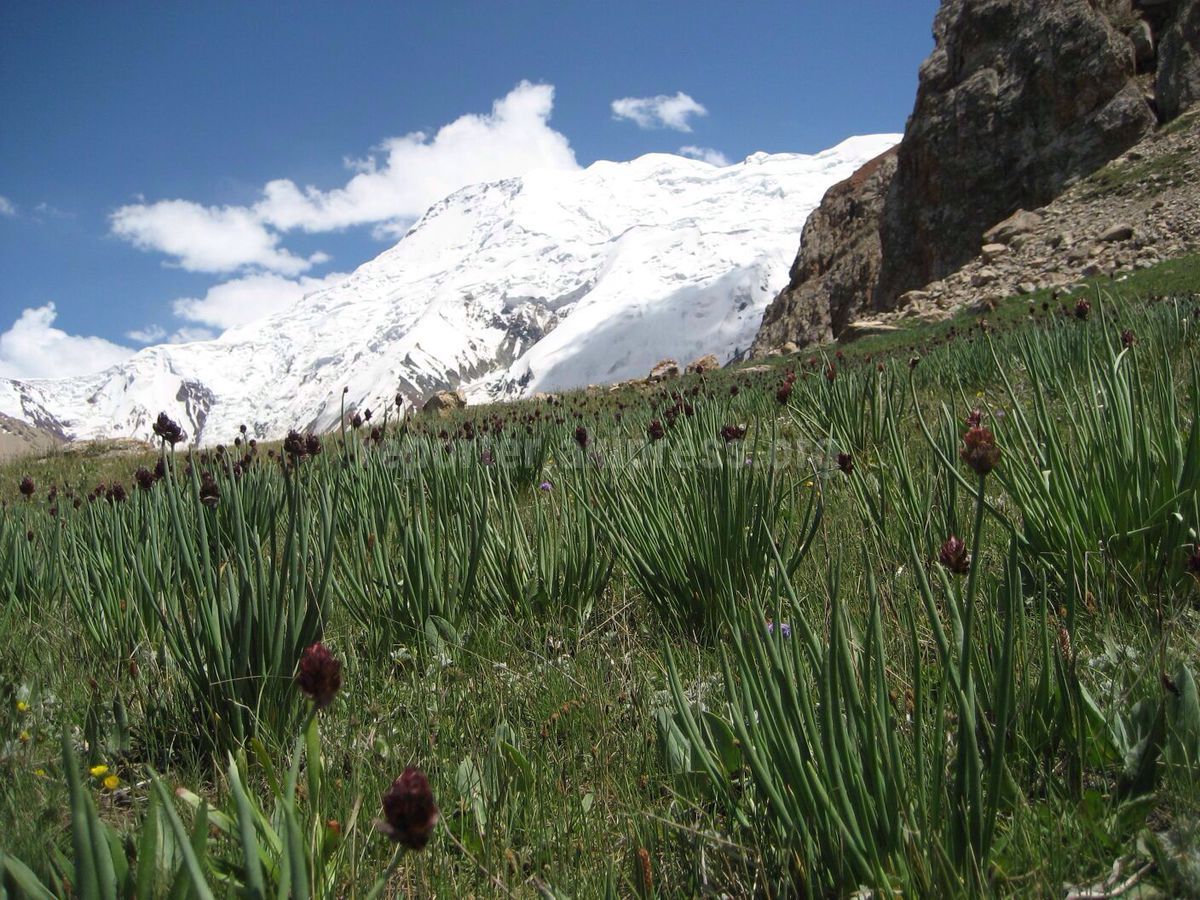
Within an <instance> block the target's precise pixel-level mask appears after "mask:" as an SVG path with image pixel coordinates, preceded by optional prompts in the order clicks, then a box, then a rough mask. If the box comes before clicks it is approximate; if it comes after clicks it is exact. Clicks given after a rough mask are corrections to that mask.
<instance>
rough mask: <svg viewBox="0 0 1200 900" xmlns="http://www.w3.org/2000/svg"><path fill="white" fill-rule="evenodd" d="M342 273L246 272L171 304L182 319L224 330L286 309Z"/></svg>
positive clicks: (335, 282)
mask: <svg viewBox="0 0 1200 900" xmlns="http://www.w3.org/2000/svg"><path fill="white" fill-rule="evenodd" d="M345 277H346V275H345V274H344V273H342V272H334V273H332V274H330V275H326V276H325V277H324V278H309V277H303V278H299V279H296V280H292V279H289V278H282V277H280V276H279V275H271V274H267V273H259V274H254V275H247V276H245V277H243V278H235V279H233V280H232V281H225V282H222V283H221V284H217V285H213V286H212V287H211V288H209V289H208V291H207V293H205V295H204V296H203V297H181V298H180V299H178V300H176V301H175V303H174V304H173V306H174V311H175V315H177V316H179V317H180V318H181V319H186V320H188V321H189V322H198V323H199V324H201V325H210V326H212V327H214V328H217V329H220V330H224V329H226V328H233V327H234V326H235V325H245V324H246V323H247V322H252V321H254V320H255V319H261V318H264V317H265V316H269V315H273V314H274V313H277V312H280V311H282V310H284V309H287V308H288V307H289V306H291V305H292V304H293V303H295V302H296V301H297V300H299V299H300V298H301V297H303V296H304V295H305V294H311V293H312V292H313V291H317V290H320V289H321V288H326V287H331V286H332V285H334V284H337V283H338V282H339V281H341V280H342V279H343V278H345ZM181 330H184V331H186V330H187V329H181ZM192 334H193V336H191V337H189V339H190V340H201V339H202V338H200V337H196V336H194V334H195V332H194V330H193V332H192ZM205 336H211V334H206V335H205Z"/></svg>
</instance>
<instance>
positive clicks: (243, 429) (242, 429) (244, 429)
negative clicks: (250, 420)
mask: <svg viewBox="0 0 1200 900" xmlns="http://www.w3.org/2000/svg"><path fill="white" fill-rule="evenodd" d="M238 431H240V432H241V433H242V434H245V433H246V426H245V425H239V426H238Z"/></svg>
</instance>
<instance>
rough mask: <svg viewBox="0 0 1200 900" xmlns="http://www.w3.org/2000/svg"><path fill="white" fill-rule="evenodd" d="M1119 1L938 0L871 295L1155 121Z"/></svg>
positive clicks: (942, 266) (1133, 139)
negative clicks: (1123, 26) (930, 49)
mask: <svg viewBox="0 0 1200 900" xmlns="http://www.w3.org/2000/svg"><path fill="white" fill-rule="evenodd" d="M1122 7H1123V9H1122ZM1127 12H1129V5H1128V0H1125V2H1124V3H1120V2H1110V3H1108V4H1104V3H1097V2H1094V0H1091V2H1090V0H947V2H945V3H943V4H942V8H941V9H940V10H939V11H938V14H937V18H936V19H935V20H934V37H935V41H936V46H935V47H934V51H933V53H932V54H930V56H929V58H928V59H927V60H926V61H925V62H924V64H923V65H922V66H921V72H920V82H919V86H918V89H917V100H916V105H915V106H914V108H913V114H912V117H911V118H910V119H909V124H908V128H907V129H906V130H905V133H904V141H903V142H902V143H901V145H900V151H899V161H898V166H897V170H896V177H895V178H894V179H893V180H892V185H891V189H890V191H889V196H888V199H887V202H886V204H885V213H884V218H883V223H882V227H881V235H880V238H881V242H882V246H883V265H882V268H881V271H880V278H879V285H878V287H877V289H876V296H875V304H876V305H877V306H879V307H882V308H887V307H889V306H891V305H893V304H894V301H895V299H896V298H897V297H898V296H899V295H901V294H902V293H904V292H905V291H908V290H912V289H915V288H919V287H922V286H923V285H925V284H927V283H928V282H930V281H933V280H935V279H938V278H942V277H944V276H946V275H948V274H949V273H951V272H953V271H954V270H956V269H957V268H958V267H959V266H961V265H962V264H963V263H964V262H966V261H967V260H969V259H971V258H973V257H974V256H975V254H976V253H978V252H979V246H980V238H981V236H982V235H983V232H984V231H985V230H986V229H987V228H988V227H989V226H991V225H993V224H994V223H995V222H997V221H999V220H1000V219H1003V218H1004V217H1005V216H1007V215H1009V214H1010V213H1012V212H1013V211H1014V210H1016V209H1017V208H1019V207H1023V208H1025V209H1036V208H1037V207H1039V206H1043V205H1045V204H1046V203H1048V202H1049V201H1050V200H1052V199H1054V197H1056V196H1057V195H1058V194H1059V193H1060V192H1061V191H1062V189H1063V187H1064V186H1065V185H1066V184H1067V183H1068V182H1070V181H1071V180H1073V179H1075V178H1078V177H1079V176H1081V175H1086V174H1089V173H1090V172H1093V171H1095V170H1096V169H1098V168H1100V166H1102V165H1104V164H1105V163H1107V162H1108V161H1109V160H1110V159H1113V158H1115V157H1117V156H1119V155H1120V154H1121V153H1123V152H1124V151H1125V150H1127V149H1128V148H1129V147H1131V146H1133V144H1135V143H1137V141H1138V140H1139V139H1140V138H1141V137H1142V136H1143V135H1145V134H1146V133H1147V132H1149V131H1150V130H1151V129H1153V128H1154V127H1155V125H1156V123H1157V119H1156V118H1155V114H1154V111H1153V110H1152V109H1151V107H1150V104H1149V103H1148V102H1147V99H1146V97H1145V95H1144V91H1143V88H1142V86H1141V85H1140V84H1139V83H1138V78H1137V71H1136V63H1135V57H1134V49H1133V43H1132V41H1131V40H1130V38H1129V37H1128V36H1127V35H1126V34H1125V33H1123V32H1122V31H1121V30H1119V29H1118V27H1117V26H1118V25H1119V24H1120V23H1121V18H1122V14H1123V13H1127Z"/></svg>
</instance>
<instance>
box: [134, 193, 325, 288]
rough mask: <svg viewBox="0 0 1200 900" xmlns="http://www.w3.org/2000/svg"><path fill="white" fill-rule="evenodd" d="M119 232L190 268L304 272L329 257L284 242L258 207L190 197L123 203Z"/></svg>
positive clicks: (198, 270) (209, 270)
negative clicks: (298, 252)
mask: <svg viewBox="0 0 1200 900" xmlns="http://www.w3.org/2000/svg"><path fill="white" fill-rule="evenodd" d="M110 221H111V224H112V230H113V233H114V234H116V235H117V236H118V237H121V238H124V239H125V240H127V241H129V242H130V243H132V244H133V245H134V246H135V247H138V248H139V249H142V250H156V251H158V252H160V253H166V254H167V255H169V256H174V257H176V259H177V260H178V262H179V265H180V266H182V267H183V268H184V269H187V270H188V271H189V272H233V271H235V270H237V269H240V268H243V267H245V266H258V267H260V268H263V269H266V270H268V271H271V272H280V273H282V274H284V275H298V274H300V273H301V272H305V271H307V270H308V269H310V268H311V267H312V266H313V265H314V264H317V263H320V262H324V261H325V260H327V259H328V257H326V256H325V255H324V254H317V255H316V256H314V257H309V258H308V259H302V258H301V257H298V256H294V255H293V254H292V253H290V252H289V251H288V250H285V249H283V248H281V247H280V246H279V235H278V234H276V233H275V232H273V231H271V230H270V229H269V228H267V227H266V226H264V225H263V223H262V221H261V220H260V218H259V217H258V216H257V215H256V214H255V213H254V211H253V210H250V209H246V208H245V207H241V206H222V207H212V206H201V205H200V204H199V203H192V202H190V201H188V200H160V201H159V202H157V203H150V204H146V203H135V204H132V205H130V206H122V207H121V208H120V209H118V210H117V211H116V212H114V213H113V214H112V216H111V217H110Z"/></svg>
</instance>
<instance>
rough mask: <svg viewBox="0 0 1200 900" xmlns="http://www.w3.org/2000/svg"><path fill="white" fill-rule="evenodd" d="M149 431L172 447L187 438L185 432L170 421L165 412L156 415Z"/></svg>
mask: <svg viewBox="0 0 1200 900" xmlns="http://www.w3.org/2000/svg"><path fill="white" fill-rule="evenodd" d="M151 430H152V431H153V432H154V433H155V434H156V435H158V436H159V437H160V438H162V439H163V440H164V441H165V442H166V443H168V444H170V445H171V446H172V447H174V446H175V445H176V444H178V443H179V442H180V441H182V440H183V439H184V438H186V437H187V432H185V431H184V430H183V429H182V428H180V427H179V425H178V423H176V422H174V421H172V419H171V417H170V416H168V415H167V414H166V413H165V412H160V413H159V414H158V418H157V419H155V420H154V424H153V425H152V426H151Z"/></svg>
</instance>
